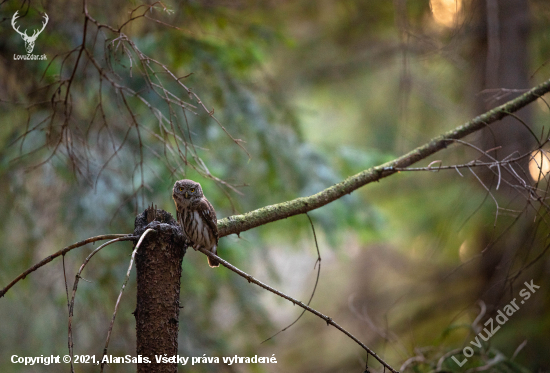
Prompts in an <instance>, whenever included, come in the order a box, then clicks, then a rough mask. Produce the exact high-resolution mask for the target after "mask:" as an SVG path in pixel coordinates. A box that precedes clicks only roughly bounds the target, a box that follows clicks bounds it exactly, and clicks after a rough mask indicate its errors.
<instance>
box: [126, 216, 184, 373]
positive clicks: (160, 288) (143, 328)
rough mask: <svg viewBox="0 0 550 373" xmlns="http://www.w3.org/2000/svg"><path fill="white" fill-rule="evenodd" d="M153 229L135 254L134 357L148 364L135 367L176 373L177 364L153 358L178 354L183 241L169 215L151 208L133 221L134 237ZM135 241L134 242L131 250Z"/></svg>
mask: <svg viewBox="0 0 550 373" xmlns="http://www.w3.org/2000/svg"><path fill="white" fill-rule="evenodd" d="M148 228H152V229H154V230H155V232H150V233H149V234H148V235H147V236H146V237H145V239H144V241H143V242H142V244H141V246H140V247H139V249H138V251H137V252H136V268H137V305H136V310H135V311H134V316H135V318H136V334H137V348H136V351H137V356H138V357H139V356H140V355H141V357H142V358H144V357H147V358H148V359H149V360H150V362H149V363H138V365H137V371H138V373H139V372H143V373H145V372H152V373H160V372H162V373H167V372H171V373H175V372H177V371H178V367H177V363H160V364H158V363H157V359H156V357H157V356H158V357H160V356H163V357H171V356H176V355H177V354H178V331H179V311H180V303H179V297H180V278H181V264H182V260H183V256H184V255H185V251H186V246H187V245H186V243H187V240H186V237H185V235H184V233H183V231H182V229H181V227H180V226H179V225H178V224H177V222H176V220H174V218H173V217H172V215H171V214H170V213H168V212H166V211H164V210H157V209H156V208H153V207H150V208H148V209H146V210H145V211H144V212H143V213H141V214H139V215H138V216H137V217H136V221H135V230H134V235H136V236H141V234H143V232H144V231H145V230H146V229H148ZM136 243H137V241H136V242H134V246H135V245H136Z"/></svg>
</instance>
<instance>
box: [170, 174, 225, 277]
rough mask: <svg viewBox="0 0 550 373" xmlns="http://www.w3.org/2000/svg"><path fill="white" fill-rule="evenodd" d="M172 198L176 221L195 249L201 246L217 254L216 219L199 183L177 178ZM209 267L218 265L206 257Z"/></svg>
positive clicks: (214, 212)
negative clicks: (174, 205)
mask: <svg viewBox="0 0 550 373" xmlns="http://www.w3.org/2000/svg"><path fill="white" fill-rule="evenodd" d="M172 198H173V199H174V203H175V204H176V211H177V218H178V222H179V224H180V225H181V227H182V228H183V231H184V232H185V234H186V236H187V237H188V238H189V240H190V241H191V242H192V246H193V248H194V249H195V250H197V249H198V248H199V247H203V248H205V249H207V250H209V251H211V252H212V253H214V254H217V247H218V219H217V218H216V211H215V210H214V207H212V204H211V203H210V202H208V200H207V199H206V197H205V196H204V194H203V192H202V188H201V185H200V184H199V183H197V182H196V181H193V180H188V179H184V180H178V181H176V183H175V184H174V189H173V191H172ZM208 264H209V265H210V267H218V266H219V265H220V263H219V262H218V261H217V260H214V259H211V258H210V257H208Z"/></svg>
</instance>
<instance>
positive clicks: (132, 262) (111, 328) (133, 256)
mask: <svg viewBox="0 0 550 373" xmlns="http://www.w3.org/2000/svg"><path fill="white" fill-rule="evenodd" d="M152 231H154V229H151V228H148V229H147V230H146V231H145V232H143V234H142V235H141V237H140V238H139V241H138V243H137V245H136V247H135V249H134V251H132V258H131V259H130V265H129V266H128V271H126V278H125V279H124V282H123V283H122V288H121V289H120V293H119V294H118V298H117V300H116V304H115V311H114V312H113V318H112V319H111V325H109V331H108V332H107V340H106V341H105V348H104V349H103V356H105V355H107V348H108V347H109V341H110V340H111V332H112V331H113V325H114V324H115V317H116V314H117V311H118V305H119V303H120V298H122V292H123V291H124V288H125V287H126V284H127V283H128V279H129V278H130V271H131V270H132V265H133V264H134V258H135V256H136V252H137V249H138V248H139V246H140V245H141V243H142V242H143V240H144V239H145V236H146V235H147V234H148V233H149V232H152ZM104 365H105V364H104V363H103V357H102V358H101V372H103V367H104Z"/></svg>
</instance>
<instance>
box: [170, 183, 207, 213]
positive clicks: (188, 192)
mask: <svg viewBox="0 0 550 373" xmlns="http://www.w3.org/2000/svg"><path fill="white" fill-rule="evenodd" d="M172 197H173V198H174V201H175V202H176V205H178V204H179V205H180V206H182V207H187V206H189V204H191V203H193V202H195V201H198V200H200V199H201V198H202V197H203V194H202V188H201V185H200V184H199V183H197V182H196V181H193V180H189V179H184V180H178V181H176V183H175V184H174V190H173V191H172Z"/></svg>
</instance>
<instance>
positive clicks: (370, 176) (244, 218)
mask: <svg viewBox="0 0 550 373" xmlns="http://www.w3.org/2000/svg"><path fill="white" fill-rule="evenodd" d="M549 91H550V80H547V81H545V82H544V83H542V84H540V85H538V86H536V87H534V88H533V89H531V90H529V91H528V92H526V93H524V94H523V95H521V96H519V97H517V98H515V99H513V100H510V101H508V102H506V103H505V104H503V105H500V106H498V107H496V108H494V109H492V110H489V111H488V112H486V113H484V114H482V115H480V116H478V117H475V118H474V119H472V120H471V121H469V122H467V123H465V124H464V125H462V126H460V127H457V128H455V129H453V130H451V131H448V132H445V133H444V134H442V135H440V136H438V137H435V138H433V139H431V140H430V141H429V142H428V143H426V144H424V145H422V146H420V147H418V148H416V149H414V150H412V151H410V152H409V153H407V154H405V155H403V156H401V157H399V158H397V159H395V160H393V161H390V162H387V163H384V164H382V165H380V166H376V167H372V168H369V169H367V170H365V171H362V172H360V173H358V174H356V175H353V176H350V177H348V178H347V179H345V180H344V181H342V182H340V183H338V184H336V185H333V186H331V187H329V188H327V189H325V190H323V191H321V192H319V193H317V194H314V195H311V196H309V197H300V198H296V199H293V200H291V201H287V202H282V203H278V204H275V205H270V206H265V207H262V208H259V209H257V210H254V211H250V212H247V213H246V214H242V215H233V216H229V217H227V218H224V219H221V220H220V221H218V234H219V236H220V237H223V236H227V235H230V234H239V233H240V232H244V231H247V230H249V229H252V228H255V227H258V226H260V225H264V224H267V223H271V222H274V221H277V220H281V219H285V218H288V217H291V216H294V215H299V214H304V213H306V212H309V211H311V210H315V209H318V208H319V207H322V206H324V205H326V204H329V203H330V202H332V201H335V200H337V199H339V198H341V197H343V196H345V195H346V194H349V193H351V192H353V191H355V190H356V189H358V188H360V187H362V186H364V185H367V184H369V183H372V182H373V181H378V180H380V179H382V178H385V177H387V176H390V175H392V174H394V173H396V172H397V170H396V169H398V168H404V167H408V166H410V165H412V164H414V163H416V162H418V161H420V160H422V159H425V158H427V157H428V156H430V155H432V154H434V153H436V152H438V151H439V150H441V149H444V148H446V147H447V145H448V144H449V143H452V142H453V141H454V140H457V139H461V138H463V137H465V136H467V135H469V134H472V133H474V132H476V131H479V130H480V129H482V128H484V127H486V126H488V125H489V124H491V123H494V122H496V121H498V120H500V119H502V118H504V117H506V116H509V115H511V113H513V112H516V111H518V110H519V109H521V108H523V107H525V106H527V105H528V104H530V103H531V102H533V101H535V100H536V99H538V98H539V97H541V96H543V95H544V94H546V93H548V92H549Z"/></svg>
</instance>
